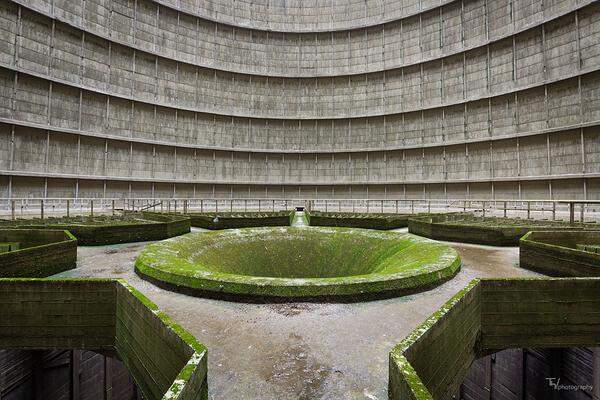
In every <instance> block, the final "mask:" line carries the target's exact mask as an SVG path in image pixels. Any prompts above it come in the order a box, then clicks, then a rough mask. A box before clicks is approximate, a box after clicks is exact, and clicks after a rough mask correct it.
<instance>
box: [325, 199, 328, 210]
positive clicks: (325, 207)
mask: <svg viewBox="0 0 600 400" xmlns="http://www.w3.org/2000/svg"><path fill="white" fill-rule="evenodd" d="M327 203H328V201H327V200H325V212H327Z"/></svg>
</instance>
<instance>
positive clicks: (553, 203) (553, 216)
mask: <svg viewBox="0 0 600 400" xmlns="http://www.w3.org/2000/svg"><path fill="white" fill-rule="evenodd" d="M555 220H556V202H555V201H552V221H555Z"/></svg>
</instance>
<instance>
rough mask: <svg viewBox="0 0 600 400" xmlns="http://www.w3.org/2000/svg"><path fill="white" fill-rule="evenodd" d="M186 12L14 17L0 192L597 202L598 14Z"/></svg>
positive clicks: (40, 4)
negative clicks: (521, 199)
mask: <svg viewBox="0 0 600 400" xmlns="http://www.w3.org/2000/svg"><path fill="white" fill-rule="evenodd" d="M175 3H177V4H171V3H170V2H167V1H152V0H138V1H124V2H116V1H110V0H105V1H96V2H89V1H86V2H78V1H75V2H73V1H54V2H44V1H35V0H14V1H7V2H4V3H3V4H2V5H0V19H1V20H2V24H1V25H0V26H2V28H1V29H0V39H1V40H0V174H1V175H3V176H0V190H2V193H1V195H3V196H13V197H22V196H24V197H37V196H40V197H43V196H48V197H56V196H58V197H62V196H68V197H70V196H75V195H79V196H84V195H87V196H91V197H96V196H107V197H113V196H116V197H118V196H123V195H125V196H127V195H138V196H149V197H151V196H172V195H177V196H182V197H185V196H209V197H211V196H215V197H230V196H235V197H264V196H274V197H331V196H333V197H350V196H351V197H386V196H387V197H455V198H456V197H459V198H464V197H473V198H474V197H496V198H501V197H503V198H505V197H522V198H550V197H554V198H561V197H562V198H567V197H568V198H582V197H588V198H595V197H600V189H593V188H594V187H595V186H598V185H596V184H597V183H598V177H600V129H599V128H598V125H599V124H598V121H599V120H600V79H598V78H599V77H600V72H598V70H599V69H600V48H599V46H598V44H597V43H598V42H599V40H600V5H599V4H598V3H597V2H593V1H584V0H579V1H575V0H571V1H547V0H546V1H537V2H533V3H532V2H531V1H525V0H513V1H505V2H489V1H485V0H473V1H470V0H463V1H441V2H431V4H428V2H415V4H414V5H411V4H409V3H411V2H410V1H409V2H408V3H407V2H406V1H405V2H400V1H399V2H386V4H385V8H386V11H385V17H384V16H383V11H382V10H383V8H382V7H383V5H381V4H380V3H379V2H377V5H370V4H369V2H362V1H361V2H357V3H356V4H354V3H352V2H351V1H344V2H339V1H336V2H332V1H326V2H324V1H315V2H311V4H307V3H306V2H302V3H300V2H274V1H269V2H265V4H263V5H261V3H260V2H253V5H252V6H249V5H246V4H245V2H244V1H235V2H234V4H233V7H231V4H230V2H229V5H230V6H229V7H223V4H224V3H223V4H220V2H219V1H216V0H215V1H214V2H211V3H210V5H207V4H204V3H203V4H202V5H199V6H201V7H200V8H196V7H193V4H191V3H196V2H193V1H191V2H190V1H188V2H186V1H177V2H175ZM396 3H398V4H396ZM252 7H256V10H262V11H260V12H259V11H255V12H254V11H252V12H250V11H248V10H251V9H252ZM361 7H363V8H364V7H366V10H367V11H368V12H367V13H362V14H361V13H360V12H358V11H357V10H360V9H361ZM388 7H389V8H388ZM334 8H335V10H338V9H339V13H338V14H336V18H337V17H339V18H340V21H337V22H336V21H333V20H330V18H331V15H333V14H331V13H330V14H328V13H327V11H326V10H331V9H334ZM198 10H202V11H203V12H205V13H204V14H202V13H200V12H198ZM211 10H212V11H211ZM216 10H226V11H227V12H229V14H227V15H225V14H223V13H222V12H221V11H216ZM242 10H245V11H244V12H242ZM282 10H284V11H282ZM344 10H346V11H347V13H346V12H345V11H344ZM390 10H395V11H390ZM213 11H214V13H213ZM311 15H317V16H318V17H320V16H323V17H324V18H325V19H324V20H321V19H320V18H318V17H312V18H311V17H310V16H311ZM282 16H283V17H282ZM346 17H347V18H346ZM288 18H289V19H290V20H288ZM309 20H310V23H308V22H304V21H309ZM283 27H286V29H283ZM272 30H275V31H278V30H279V31H285V32H273V31H272ZM300 32H303V33H300ZM553 183H554V185H553Z"/></svg>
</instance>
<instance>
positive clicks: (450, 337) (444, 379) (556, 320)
mask: <svg viewBox="0 0 600 400" xmlns="http://www.w3.org/2000/svg"><path fill="white" fill-rule="evenodd" d="M599 306H600V279H596V278H585V279H584V278H570V279H544V278H541V279H537V278H530V279H482V280H474V281H472V282H471V283H470V284H469V285H468V286H467V287H465V288H464V289H463V290H461V291H460V292H459V293H457V294H456V295H455V296H454V297H453V298H451V299H450V300H449V301H448V302H447V303H446V304H444V306H442V307H441V308H440V309H439V310H438V311H436V312H435V313H434V314H432V315H431V316H430V317H429V318H428V319H427V320H426V321H425V322H424V323H423V324H421V325H420V326H419V327H418V328H416V329H415V330H414V331H413V332H412V333H411V334H410V335H409V336H408V337H407V338H406V339H404V340H403V341H402V342H401V343H399V344H398V345H397V346H396V347H394V349H392V351H391V352H390V377H389V398H390V399H392V400H400V399H402V400H407V399H412V400H416V399H418V400H425V399H427V400H429V399H449V398H453V395H456V394H457V393H458V390H459V387H460V384H461V383H462V381H463V379H464V377H465V374H466V373H467V371H468V369H469V367H470V365H471V363H472V362H473V361H474V360H475V359H476V358H479V357H481V356H483V355H486V354H490V353H493V352H496V351H500V350H503V349H507V348H521V347H588V346H589V347H594V346H598V345H599V344H600V335H599V334H598V332H599V331H600V319H599V318H598V316H597V310H598V307H599Z"/></svg>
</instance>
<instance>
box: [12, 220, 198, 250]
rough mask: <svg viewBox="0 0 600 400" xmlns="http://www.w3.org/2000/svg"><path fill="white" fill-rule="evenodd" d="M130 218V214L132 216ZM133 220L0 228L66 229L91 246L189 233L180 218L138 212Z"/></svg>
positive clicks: (26, 223) (15, 223)
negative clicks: (136, 220) (136, 219)
mask: <svg viewBox="0 0 600 400" xmlns="http://www.w3.org/2000/svg"><path fill="white" fill-rule="evenodd" d="M132 215H133V214H132ZM135 215H136V217H137V218H139V219H142V220H143V221H139V223H135V221H127V222H124V223H120V221H119V220H118V219H117V220H115V222H114V223H106V224H86V223H85V220H83V221H77V219H76V218H73V222H64V221H62V220H61V221H58V222H56V223H55V222H53V221H52V220H51V219H47V220H40V219H36V220H18V221H6V223H4V224H2V225H0V227H6V228H22V229H25V228H27V229H66V230H69V231H70V232H71V233H72V234H73V235H74V236H75V237H76V238H77V241H78V244H79V245H84V246H94V245H105V244H116V243H129V242H144V241H149V240H162V239H167V238H170V237H173V236H179V235H183V234H184V233H189V232H190V221H189V219H188V218H186V217H183V216H171V215H160V214H155V213H146V212H142V213H140V214H139V215H138V214H135Z"/></svg>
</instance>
